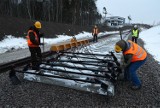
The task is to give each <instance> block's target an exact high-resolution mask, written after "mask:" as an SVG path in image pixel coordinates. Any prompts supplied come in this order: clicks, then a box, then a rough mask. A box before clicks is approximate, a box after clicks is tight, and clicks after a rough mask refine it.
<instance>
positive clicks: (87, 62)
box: [53, 60, 107, 67]
mask: <svg viewBox="0 0 160 108" xmlns="http://www.w3.org/2000/svg"><path fill="white" fill-rule="evenodd" d="M57 62H69V63H75V64H83V65H91V66H100V67H106V65H107V64H103V65H98V64H93V63H94V62H95V61H73V60H58V61H57ZM53 63H54V62H53ZM95 63H97V62H95ZM99 63H100V62H99ZM106 63H107V62H106Z"/></svg>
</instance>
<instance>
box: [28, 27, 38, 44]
mask: <svg viewBox="0 0 160 108" xmlns="http://www.w3.org/2000/svg"><path fill="white" fill-rule="evenodd" d="M30 32H33V33H34V36H35V40H36V41H37V43H39V39H38V36H37V33H36V32H34V31H33V30H29V31H28V34H27V36H26V38H27V43H28V46H29V47H39V45H36V44H33V43H32V42H31V40H30V37H29V33H30Z"/></svg>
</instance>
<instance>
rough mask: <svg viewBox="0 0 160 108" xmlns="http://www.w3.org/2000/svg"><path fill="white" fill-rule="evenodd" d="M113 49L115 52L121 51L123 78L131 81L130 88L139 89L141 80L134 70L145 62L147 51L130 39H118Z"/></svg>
mask: <svg viewBox="0 0 160 108" xmlns="http://www.w3.org/2000/svg"><path fill="white" fill-rule="evenodd" d="M115 51H116V52H117V53H119V52H121V51H122V52H123V56H124V63H123V64H122V67H125V68H124V69H125V72H124V80H128V81H131V82H132V85H131V89H133V90H137V89H140V88H141V81H140V80H139V78H138V76H137V74H136V71H137V69H138V68H139V67H141V66H142V65H143V64H144V63H145V61H146V59H147V52H146V51H145V50H144V49H143V48H142V47H140V46H139V45H138V44H136V43H134V42H132V41H130V40H129V41H124V40H120V41H118V42H117V43H116V45H115Z"/></svg>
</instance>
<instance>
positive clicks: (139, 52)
mask: <svg viewBox="0 0 160 108" xmlns="http://www.w3.org/2000/svg"><path fill="white" fill-rule="evenodd" d="M128 42H129V43H130V44H131V46H130V48H129V49H128V50H127V51H125V52H124V53H123V54H124V55H127V54H133V57H132V60H131V62H136V61H140V60H144V59H145V58H146V57H147V53H146V51H145V50H144V49H143V48H142V47H140V46H139V45H138V44H136V43H134V42H132V41H130V40H129V41H128Z"/></svg>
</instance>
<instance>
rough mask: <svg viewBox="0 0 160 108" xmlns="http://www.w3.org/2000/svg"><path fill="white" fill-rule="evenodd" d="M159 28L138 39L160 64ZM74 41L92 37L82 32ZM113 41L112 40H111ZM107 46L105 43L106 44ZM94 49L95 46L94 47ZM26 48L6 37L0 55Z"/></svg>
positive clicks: (23, 43)
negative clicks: (142, 41)
mask: <svg viewBox="0 0 160 108" xmlns="http://www.w3.org/2000/svg"><path fill="white" fill-rule="evenodd" d="M159 30H160V26H155V27H152V28H150V29H148V30H145V29H142V32H141V33H140V38H141V39H142V40H144V42H145V48H146V50H147V51H148V52H149V53H150V54H152V55H153V57H154V58H155V60H157V61H159V62H160V47H159V46H160V45H159V44H160V42H159V41H160V31H159ZM113 33H118V32H116V31H115V32H101V33H99V37H100V36H103V35H106V34H113ZM75 37H76V39H78V40H80V39H91V38H92V35H91V33H89V32H85V31H84V32H82V33H79V34H77V35H75ZM71 38H72V36H67V35H57V38H54V39H51V38H50V39H49V38H45V39H44V43H45V44H48V45H51V44H53V43H54V44H55V43H58V42H66V41H70V39H71ZM112 39H114V38H112ZM106 44H107V43H106ZM94 47H95V46H94ZM25 48H27V43H26V40H25V39H24V38H15V37H14V36H11V35H9V36H6V38H5V39H4V40H2V41H0V54H2V53H5V52H7V51H10V50H13V49H25Z"/></svg>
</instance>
